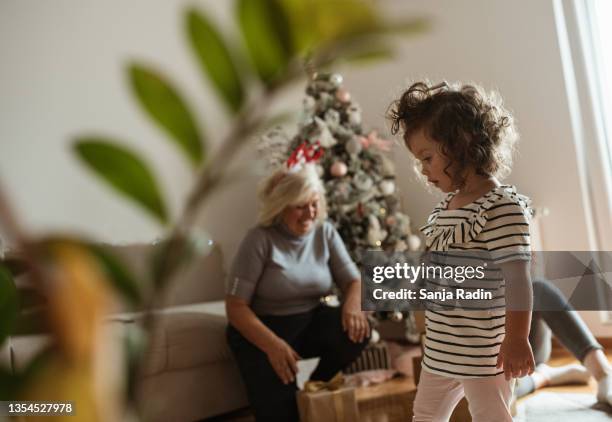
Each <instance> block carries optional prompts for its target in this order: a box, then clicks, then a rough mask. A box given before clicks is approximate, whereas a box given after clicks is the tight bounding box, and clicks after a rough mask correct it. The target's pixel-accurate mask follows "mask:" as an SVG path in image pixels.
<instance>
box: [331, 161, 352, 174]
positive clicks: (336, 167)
mask: <svg viewBox="0 0 612 422" xmlns="http://www.w3.org/2000/svg"><path fill="white" fill-rule="evenodd" d="M347 171H348V167H346V164H344V162H342V161H336V162H335V163H334V164H332V166H331V168H330V169H329V172H330V173H331V175H332V176H334V177H342V176H344V175H346V172H347Z"/></svg>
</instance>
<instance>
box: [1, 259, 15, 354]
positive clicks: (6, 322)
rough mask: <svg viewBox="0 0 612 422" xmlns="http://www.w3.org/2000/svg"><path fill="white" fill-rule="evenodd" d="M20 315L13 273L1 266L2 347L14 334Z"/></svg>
mask: <svg viewBox="0 0 612 422" xmlns="http://www.w3.org/2000/svg"><path fill="white" fill-rule="evenodd" d="M18 314H19V296H18V294H17V287H16V286H15V282H14V281H13V277H12V276H11V272H10V271H9V270H8V269H7V268H5V267H3V266H0V345H2V343H4V340H6V338H7V337H8V336H9V335H10V334H11V333H12V330H13V328H14V325H15V321H16V320H17V316H18Z"/></svg>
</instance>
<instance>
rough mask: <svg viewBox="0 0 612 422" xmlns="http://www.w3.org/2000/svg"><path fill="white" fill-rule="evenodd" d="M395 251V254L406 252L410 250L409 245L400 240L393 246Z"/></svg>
mask: <svg viewBox="0 0 612 422" xmlns="http://www.w3.org/2000/svg"><path fill="white" fill-rule="evenodd" d="M393 250H394V251H395V252H404V251H406V250H408V245H407V244H406V242H404V241H403V240H399V241H397V242H395V245H394V246H393Z"/></svg>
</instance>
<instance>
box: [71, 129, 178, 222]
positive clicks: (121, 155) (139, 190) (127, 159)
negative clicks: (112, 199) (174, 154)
mask: <svg viewBox="0 0 612 422" xmlns="http://www.w3.org/2000/svg"><path fill="white" fill-rule="evenodd" d="M74 151H75V152H76V154H77V156H78V157H79V158H80V159H81V160H83V162H84V163H85V164H87V165H88V166H89V168H90V169H91V170H93V171H94V173H96V174H97V175H98V176H100V177H101V178H102V180H104V181H105V182H107V183H108V184H109V185H111V186H112V187H113V188H115V189H116V190H117V191H119V192H120V193H122V194H123V195H125V196H127V197H128V198H130V199H131V200H133V201H135V202H136V203H137V204H139V205H140V206H142V207H143V208H144V209H145V210H147V211H149V212H150V213H151V214H152V215H153V216H154V217H155V218H157V219H158V220H159V221H160V222H162V223H164V224H165V223H167V222H168V213H167V211H166V206H165V204H164V201H163V199H162V196H161V194H160V193H159V190H158V188H157V184H156V182H155V179H154V178H153V174H152V173H151V171H150V170H149V168H148V166H147V165H146V163H145V162H144V161H143V160H142V159H141V158H140V157H139V156H138V155H137V154H136V153H135V152H133V151H131V150H129V149H127V148H125V147H122V146H120V145H119V143H118V142H116V141H115V140H111V139H109V138H104V137H94V136H92V137H80V138H77V139H76V142H75V144H74Z"/></svg>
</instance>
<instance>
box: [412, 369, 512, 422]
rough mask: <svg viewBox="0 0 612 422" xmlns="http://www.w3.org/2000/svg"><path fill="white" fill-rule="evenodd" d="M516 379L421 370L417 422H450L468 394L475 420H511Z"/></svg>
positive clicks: (482, 421) (477, 421) (415, 419)
mask: <svg viewBox="0 0 612 422" xmlns="http://www.w3.org/2000/svg"><path fill="white" fill-rule="evenodd" d="M513 387H514V380H513V379H512V380H510V381H506V379H505V378H504V374H500V375H497V376H494V377H482V378H469V379H457V378H449V377H443V376H441V375H435V374H432V373H430V372H427V371H426V370H423V371H421V378H420V380H419V385H418V388H417V394H416V398H415V400H414V418H413V419H412V420H413V421H414V422H447V421H448V419H449V418H450V416H451V414H452V413H453V410H454V409H455V406H457V403H459V401H460V400H461V399H462V398H463V396H464V395H465V397H466V398H467V401H468V407H469V409H470V414H471V415H472V422H512V415H511V414H510V407H509V404H510V399H511V398H512V389H513Z"/></svg>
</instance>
